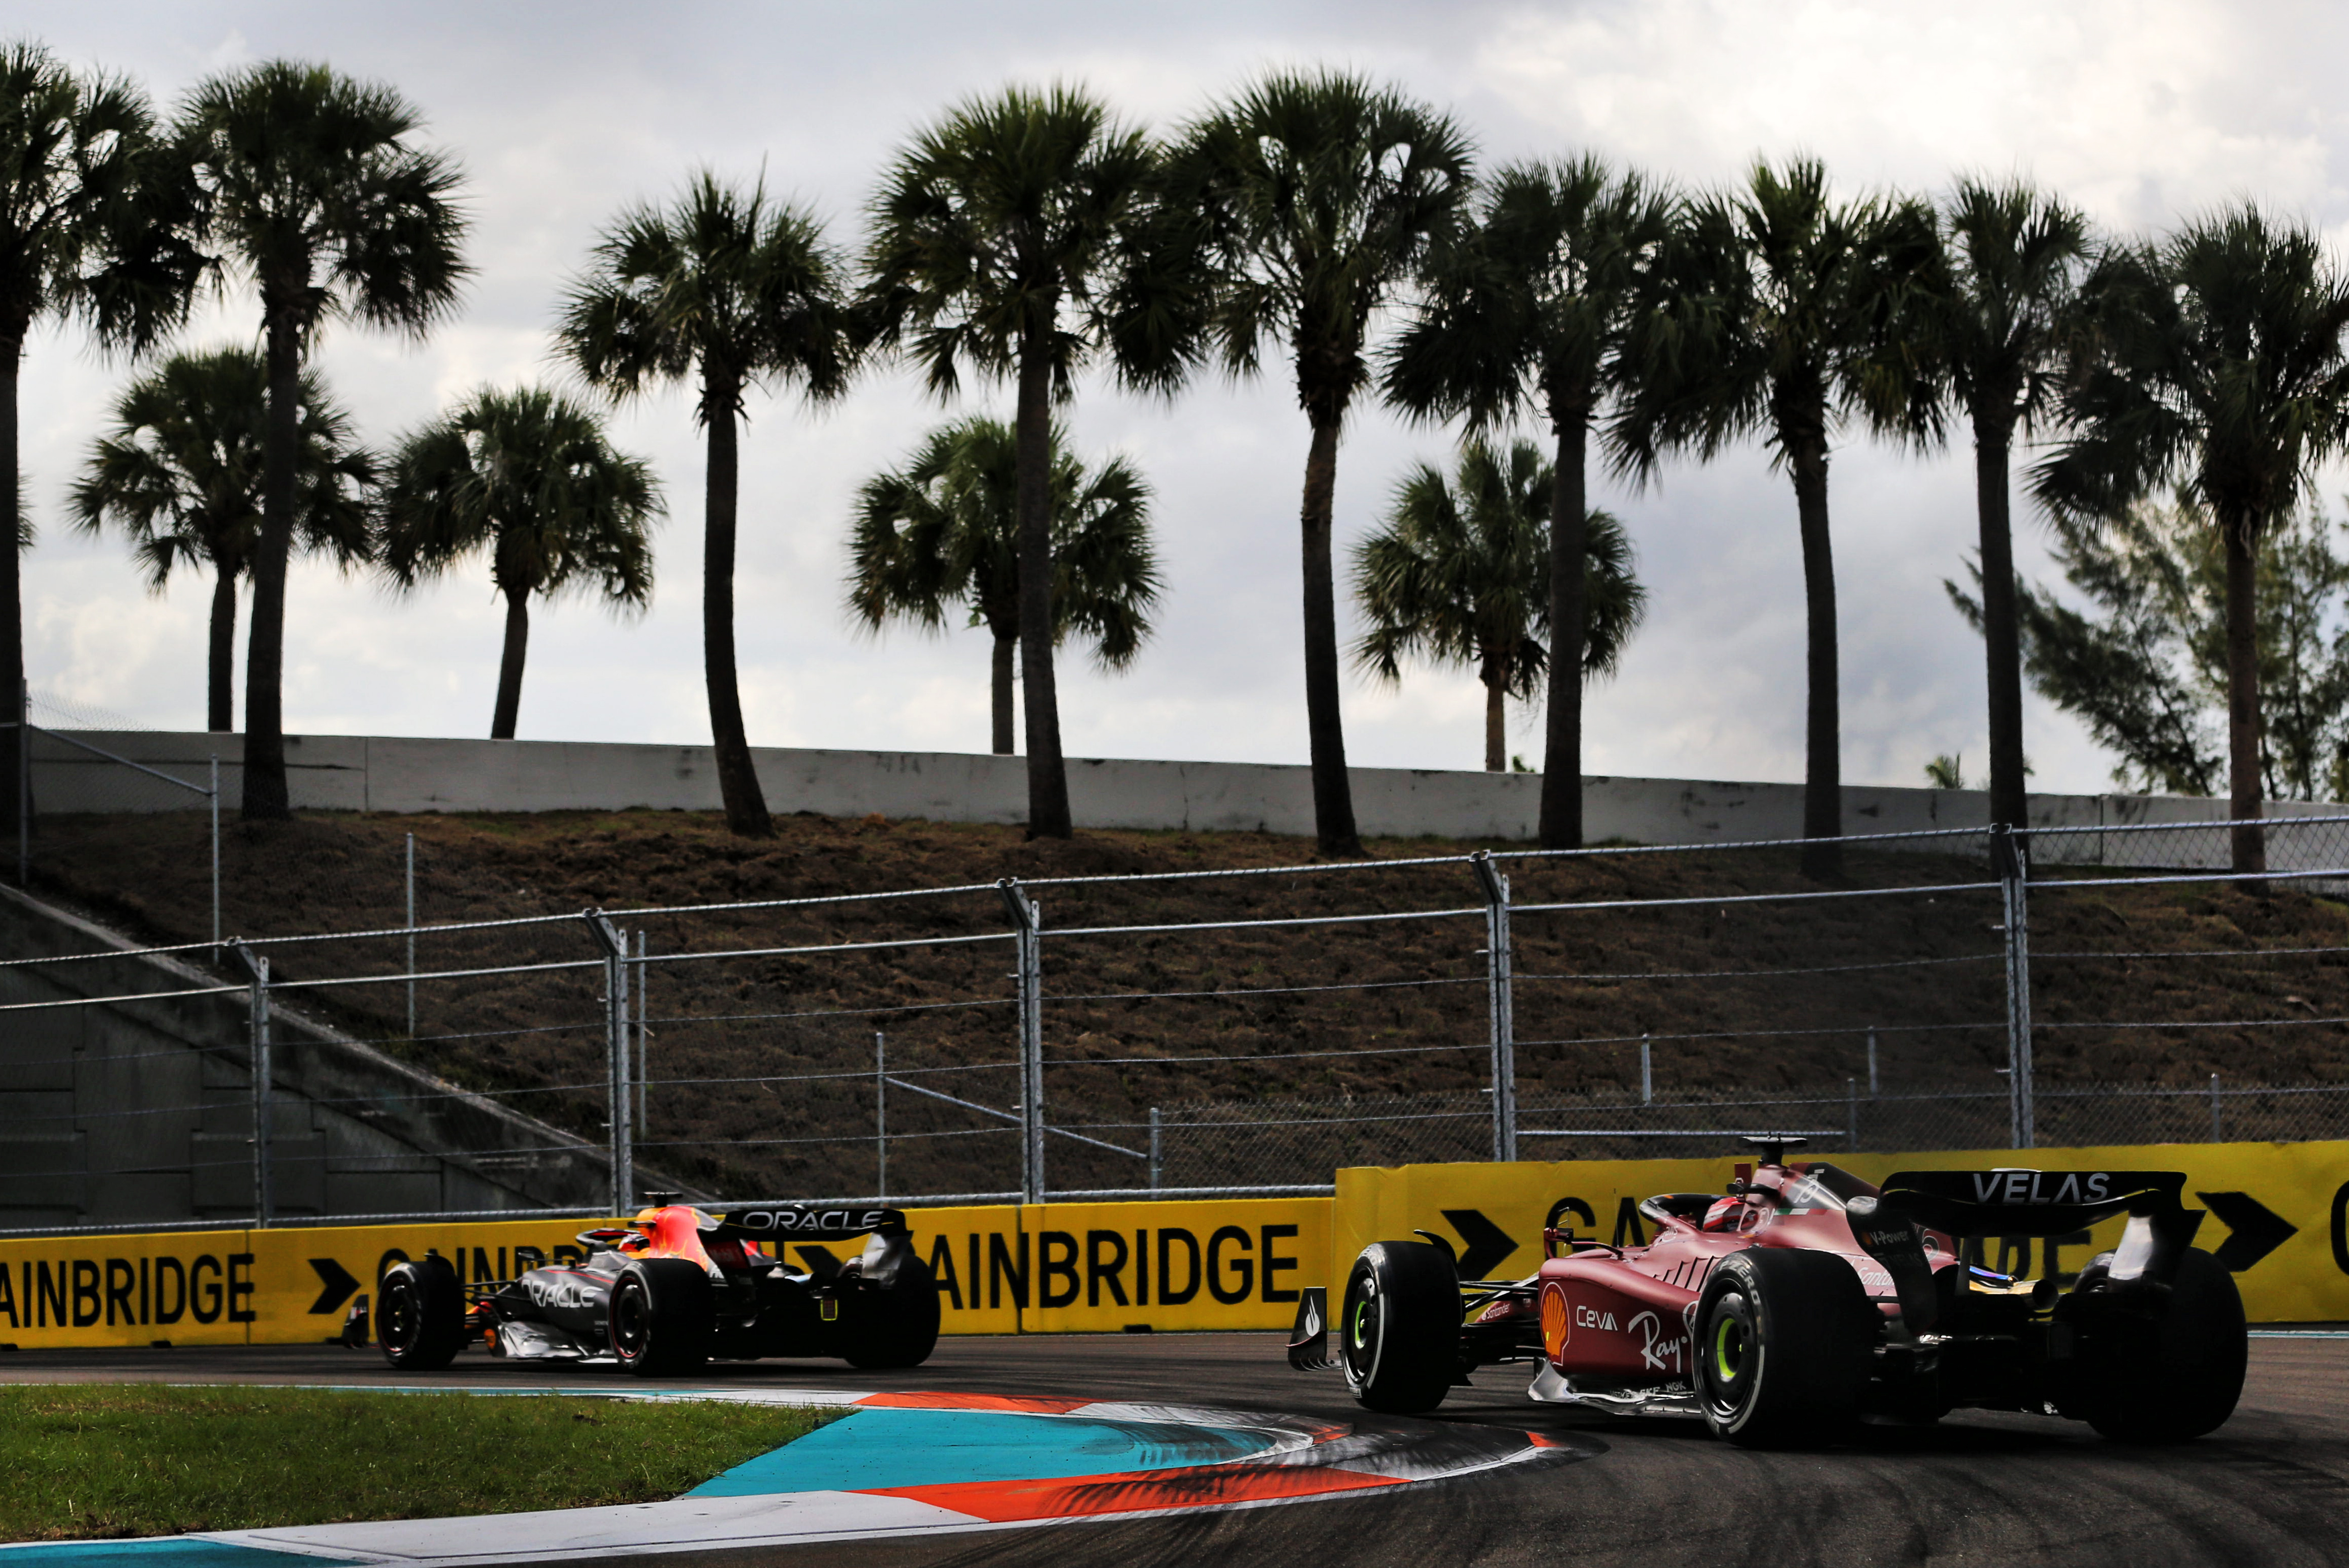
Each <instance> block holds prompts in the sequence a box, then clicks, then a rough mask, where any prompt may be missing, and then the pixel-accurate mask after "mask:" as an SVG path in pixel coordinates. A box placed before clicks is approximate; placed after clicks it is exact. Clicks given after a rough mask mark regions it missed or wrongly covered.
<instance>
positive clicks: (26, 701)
mask: <svg viewBox="0 0 2349 1568" xmlns="http://www.w3.org/2000/svg"><path fill="white" fill-rule="evenodd" d="M32 885H33V684H32V682H31V681H29V680H20V681H18V682H17V683H16V886H17V887H19V888H30V887H31V886H32Z"/></svg>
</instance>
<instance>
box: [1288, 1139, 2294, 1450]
mask: <svg viewBox="0 0 2349 1568" xmlns="http://www.w3.org/2000/svg"><path fill="white" fill-rule="evenodd" d="M1743 1141H1744V1143H1745V1144H1746V1145H1747V1147H1753V1148H1755V1149H1757V1150H1759V1151H1760V1158H1758V1160H1757V1161H1756V1162H1755V1164H1754V1167H1753V1168H1751V1170H1750V1172H1748V1171H1746V1170H1745V1168H1743V1167H1741V1168H1740V1169H1741V1174H1740V1175H1739V1177H1738V1178H1737V1179H1734V1180H1733V1181H1731V1182H1730V1184H1729V1188H1728V1191H1727V1193H1726V1194H1725V1195H1718V1196H1717V1195H1715V1194H1713V1193H1709V1192H1671V1193H1665V1194H1663V1195H1662V1196H1661V1197H1655V1198H1651V1199H1647V1200H1646V1201H1645V1202H1643V1203H1641V1204H1640V1213H1641V1214H1642V1215H1644V1216H1645V1217H1646V1218H1647V1219H1648V1220H1650V1221H1651V1223H1653V1224H1655V1225H1657V1226H1659V1227H1660V1228H1661V1233H1660V1234H1658V1236H1657V1237H1656V1239H1655V1240H1654V1241H1651V1242H1649V1243H1647V1244H1646V1245H1644V1246H1635V1247H1613V1246H1608V1245H1604V1244H1602V1243H1599V1242H1597V1241H1585V1240H1578V1239H1577V1238H1576V1237H1575V1235H1574V1233H1573V1232H1572V1231H1570V1230H1566V1229H1560V1228H1559V1226H1558V1219H1559V1217H1560V1215H1561V1214H1562V1213H1563V1211H1564V1210H1565V1209H1566V1207H1567V1206H1566V1205H1565V1204H1563V1203H1561V1204H1559V1205H1557V1207H1555V1208H1553V1209H1552V1210H1551V1211H1550V1216H1549V1220H1548V1222H1547V1226H1546V1228H1545V1229H1544V1231H1543V1232H1542V1235H1543V1251H1544V1254H1545V1256H1546V1258H1547V1261H1546V1262H1544V1263H1543V1264H1542V1266H1541V1269H1540V1271H1539V1272H1537V1273H1536V1274H1535V1275H1534V1276H1533V1277H1532V1278H1530V1279H1525V1280H1516V1281H1496V1280H1468V1281H1463V1280H1461V1279H1459V1278H1458V1277H1457V1273H1456V1271H1455V1268H1454V1255H1453V1252H1452V1249H1451V1247H1450V1246H1449V1244H1448V1243H1446V1242H1445V1241H1444V1240H1443V1239H1442V1238H1440V1237H1437V1236H1434V1235H1432V1234H1430V1233H1429V1232H1427V1231H1420V1232H1418V1234H1420V1235H1421V1236H1423V1237H1425V1238H1426V1240H1425V1241H1379V1242H1375V1243H1373V1244H1371V1246H1369V1247H1366V1248H1364V1249H1363V1250H1362V1253H1361V1257H1359V1258H1358V1259H1356V1261H1355V1262H1354V1266H1353V1269H1352V1271H1351V1272H1350V1273H1349V1274H1348V1276H1347V1279H1346V1287H1345V1293H1344V1295H1343V1297H1342V1298H1341V1300H1340V1305H1339V1310H1338V1313H1337V1315H1336V1317H1335V1320H1334V1323H1335V1326H1336V1328H1337V1331H1338V1337H1339V1347H1338V1364H1339V1365H1340V1366H1341V1367H1342V1368H1343V1369H1344V1371H1345V1375H1346V1381H1347V1384H1348V1385H1349V1386H1350V1387H1351V1389H1352V1390H1353V1393H1354V1397H1355V1398H1357V1399H1358V1400H1360V1401H1361V1403H1362V1404H1363V1405H1366V1406H1368V1407H1370V1408H1371V1409H1374V1410H1382V1411H1391V1412H1396V1413H1411V1412H1416V1411H1423V1410H1429V1409H1433V1408H1434V1407H1435V1406H1436V1405H1438V1404H1440V1403H1441V1402H1442V1401H1443V1399H1444V1394H1445V1391H1446V1390H1447V1389H1449V1388H1451V1387H1453V1386H1455V1385H1458V1384H1464V1383H1466V1382H1467V1381H1468V1376H1469V1374H1470V1373H1471V1372H1473V1371H1475V1369H1476V1368H1478V1367H1480V1366H1492V1365H1495V1364H1498V1363H1505V1362H1522V1363H1529V1364H1534V1365H1535V1366H1537V1370H1536V1372H1535V1375H1534V1379H1533V1385H1532V1386H1531V1388H1530V1389H1529V1390H1528V1392H1529V1393H1530V1394H1531V1396H1532V1397H1534V1398H1536V1399H1538V1400H1545V1401H1551V1402H1557V1403H1562V1404H1573V1405H1580V1406H1584V1407H1591V1408H1595V1409H1599V1410H1604V1411H1613V1412H1619V1413H1623V1414H1644V1415H1665V1416H1701V1417H1703V1419H1704V1421H1705V1422H1706V1424H1707V1425H1709V1426H1710V1427H1711V1428H1713V1431H1714V1432H1716V1433H1718V1434H1719V1435H1720V1436H1722V1437H1723V1438H1728V1439H1729V1440H1731V1441H1732V1442H1736V1443H1744V1444H1750V1445H1755V1446H1770V1445H1784V1444H1789V1443H1799V1442H1806V1441H1816V1440H1825V1439H1832V1438H1834V1437H1836V1436H1837V1435H1839V1434H1840V1433H1841V1432H1843V1431H1845V1430H1847V1428H1849V1427H1850V1426H1851V1424H1852V1423H1853V1422H1854V1420H1855V1419H1856V1418H1857V1417H1863V1416H1869V1417H1890V1418H1894V1419H1898V1420H1904V1421H1912V1422H1924V1421H1933V1420H1938V1419H1939V1418H1940V1417H1941V1416H1943V1415H1945V1414H1947V1413H1948V1412H1949V1411H1950V1410H1951V1409H1952V1408H1954V1407H1960V1406H1969V1407H1977V1408H1982V1409H1997V1410H2026V1411H2031V1412H2033V1413H2044V1414H2046V1415H2051V1416H2067V1417H2073V1418H2075V1419H2078V1420H2085V1421H2087V1422H2088V1423H2090V1424H2091V1425H2092V1426H2094V1427H2095V1428H2096V1430H2097V1431H2099V1432H2101V1433H2103V1434H2104V1435H2106V1437H2109V1438H2119V1439H2122V1440H2125V1441H2133V1442H2175V1441H2178V1440H2182V1439H2184V1438H2194V1437H2199V1436H2200V1435H2201V1434H2203V1433H2205V1432H2208V1431H2210V1430H2211V1429H2212V1428H2216V1427H2217V1426H2218V1425H2219V1424H2220V1422H2222V1421H2224V1420H2226V1418H2227V1417H2228V1416H2229V1415H2230V1414H2231V1413H2232V1412H2233V1410H2234V1407H2235V1401H2236V1399H2237V1398H2238V1397H2239V1396H2240V1394H2241V1392H2242V1386H2243V1366H2244V1360H2245V1354H2246V1350H2247V1348H2248V1340H2247V1335H2246V1332H2245V1327H2244V1320H2243V1303H2242V1298H2241V1297H2240V1295H2239V1294H2238V1293H2237V1292H2236V1289H2235V1282H2234V1279H2233V1276H2231V1275H2230V1274H2229V1273H2228V1272H2227V1271H2226V1270H2225V1269H2224V1268H2222V1267H2220V1264H2219V1263H2218V1262H2217V1261H2216V1260H2215V1259H2213V1258H2212V1257H2211V1256H2210V1254H2209V1253H2208V1252H2204V1251H2198V1250H2196V1249H2195V1248H2194V1246H2193V1244H2192V1243H2193V1241H2194V1235H2195V1231H2196V1230H2197V1228H2198V1227H2199V1225H2200V1223H2201V1220H2202V1214H2201V1211H2200V1210H2187V1209H2185V1208H2184V1207H2183V1206H2182V1205H2181V1203H2180V1201H2179V1190H2180V1189H2181V1188H2182V1187H2183V1186H2184V1184H2185V1178H2184V1176H2183V1175H2182V1174H2180V1173H2178V1172H2175V1171H2122V1170H2099V1171H2035V1170H1982V1171H1974V1170H1959V1171H1904V1172H1902V1173H1901V1174H1899V1175H1897V1176H1894V1177H1892V1178H1891V1179H1889V1180H1887V1181H1886V1182H1885V1184H1884V1185H1883V1187H1881V1188H1877V1187H1874V1186H1871V1185H1869V1184H1868V1182H1865V1181H1862V1180H1860V1179H1858V1178H1857V1177H1855V1176H1853V1175H1851V1174H1850V1173H1848V1172H1847V1171H1842V1170H1838V1169H1837V1168H1835V1167H1834V1166H1832V1165H1828V1164H1826V1163H1824V1162H1816V1161H1815V1162H1811V1163H1808V1164H1801V1165H1788V1164H1786V1163H1785V1150H1786V1149H1787V1148H1789V1147H1794V1146H1796V1145H1799V1144H1800V1143H1801V1142H1802V1141H1803V1140H1802V1139H1800V1138H1796V1137H1769V1136H1757V1137H1753V1138H1748V1139H1745V1140H1743ZM2124 1213H2125V1214H2127V1216H2128V1217H2129V1218H2128V1224H2127V1229H2126V1231H2124V1233H2123V1235H2122V1238H2121V1242H2120V1245H2119V1246H2118V1247H2117V1248H2116V1250H2114V1251H2110V1252H2106V1253H2101V1254H2099V1255H2098V1256H2096V1257H2095V1258H2094V1259H2093V1260H2091V1261H2090V1262H2089V1263H2088V1265H2087V1266H2086V1267H2085V1269H2083V1270H2082V1271H2081V1272H2080V1274H2079V1277H2078V1279H2077V1280H2076V1281H2075V1282H2074V1283H2073V1285H2072V1287H2071V1289H2069V1290H2068V1291H2066V1290H2060V1289H2059V1288H2058V1285H2057V1282H2055V1281H2054V1280H2053V1279H2043V1280H2039V1281H2037V1282H2032V1281H2028V1280H2019V1279H2013V1278H2011V1277H2009V1276H2007V1275H2004V1274H2001V1273H1996V1272H1992V1271H1991V1270H1989V1269H1985V1268H1983V1267H1982V1266H1981V1263H1980V1259H1981V1256H1982V1252H1981V1239H1982V1238H1984V1237H1991V1236H1999V1237H2010V1238H2013V1237H2063V1236H2069V1235H2071V1234H2072V1233H2074V1232H2075V1231H2082V1230H2085V1228H2086V1227H2087V1226H2089V1225H2092V1224H2095V1223H2096V1222H2097V1221H2098V1220H2107V1219H2111V1218H2113V1217H2114V1216H2116V1215H2119V1214H2124ZM1330 1326H1331V1319H1330V1315H1329V1314H1328V1312H1327V1303H1326V1293H1324V1292H1323V1291H1321V1290H1319V1289H1314V1290H1310V1291H1309V1292H1307V1293H1306V1299H1305V1300H1304V1302H1303V1303H1302V1304H1301V1305H1300V1307H1299V1313H1298V1323H1297V1329H1296V1332H1294V1333H1293V1334H1291V1335H1290V1345H1289V1363H1290V1365H1292V1366H1297V1367H1299V1368H1300V1369H1314V1368H1319V1367H1326V1366H1328V1365H1329V1364H1330V1358H1329V1351H1328V1345H1329V1331H1330Z"/></svg>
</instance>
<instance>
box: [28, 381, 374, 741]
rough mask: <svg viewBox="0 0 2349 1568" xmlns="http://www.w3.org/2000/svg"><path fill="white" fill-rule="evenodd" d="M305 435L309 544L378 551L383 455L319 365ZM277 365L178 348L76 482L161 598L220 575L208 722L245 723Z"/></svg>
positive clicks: (141, 384) (349, 560)
mask: <svg viewBox="0 0 2349 1568" xmlns="http://www.w3.org/2000/svg"><path fill="white" fill-rule="evenodd" d="M299 401H300V404H301V427H300V432H301V438H302V445H301V451H300V456H299V470H298V474H297V477H296V480H295V489H296V495H297V501H298V509H297V513H296V516H295V543H296V544H297V545H300V546H301V547H302V548H303V549H304V550H306V551H315V552H324V553H327V554H331V555H332V556H334V557H335V558H336V561H337V563H338V564H340V565H342V566H356V565H357V564H358V563H359V562H361V561H363V560H365V559H367V555H368V552H369V547H370V541H369V539H368V536H367V492H368V490H369V488H370V487H371V486H372V485H373V484H374V483H375V478H376V469H375V459H374V458H373V456H371V455H370V454H369V453H368V452H366V451H365V450H363V449H362V448H360V447H359V446H358V445H357V441H356V440H355V439H354V431H353V428H352V424H351V417H350V415H349V413H348V412H347V411H346V410H344V409H343V407H342V406H341V405H340V404H338V403H336V401H335V400H334V399H333V398H332V397H331V396H329V395H328V393H327V391H326V382H325V381H324V380H323V379H321V378H320V377H319V375H318V373H317V372H316V370H305V371H303V372H302V379H301V382H300V385H299ZM268 427H269V371H268V369H267V367H266V366H264V364H263V363H262V359H261V356H260V355H258V354H256V353H254V351H253V350H252V349H250V348H215V349H212V350H210V351H208V352H204V353H188V354H175V355H173V356H172V357H171V358H169V359H167V360H165V361H164V362H163V363H162V364H161V365H160V366H158V367H157V368H156V369H154V370H153V371H151V372H150V373H149V374H147V375H145V376H142V377H140V379H138V380H136V381H133V382H132V383H131V384H130V385H129V387H128V388H127V389H124V391H123V394H122V396H121V398H120V399H119V400H117V401H116V403H115V405H114V428H113V429H112V430H111V431H109V432H108V433H107V434H106V435H104V436H101V437H99V438H98V441H97V442H96V443H95V444H94V445H93V446H92V447H91V449H90V455H89V460H88V462H86V463H85V464H83V467H82V476H81V479H80V480H79V482H78V483H76V484H75V485H74V488H73V497H72V503H71V505H72V513H73V518H74V523H75V525H76V526H77V527H78V528H80V529H81V530H82V531H83V532H85V533H89V534H95V533H98V531H100V530H101V529H102V528H104V527H105V526H106V525H108V524H112V525H113V526H114V527H115V528H116V529H118V530H119V532H120V533H121V534H122V535H124V536H125V537H126V538H127V539H128V540H129V542H130V545H131V553H132V554H133V555H134V556H136V557H137V558H138V560H139V562H140V564H141V565H142V566H145V567H146V568H147V586H148V587H149V588H150V589H151V590H152V591H154V592H156V593H161V592H162V591H163V589H164V587H166V585H168V583H169V582H170V580H171V568H172V567H173V566H180V565H182V564H184V565H186V566H189V567H191V568H200V567H209V568H211V570H212V637H211V640H210V644H209V649H210V652H209V658H208V659H207V661H206V668H207V672H208V678H207V680H206V683H205V697H206V702H205V711H206V715H207V716H206V720H205V722H206V724H207V726H208V727H209V728H211V729H212V730H216V731H226V730H231V729H233V728H234V727H235V722H234V721H235V712H234V701H233V699H234V692H235V688H234V682H233V670H234V665H235V659H236V582H237V578H238V577H239V576H246V575H249V574H250V573H251V571H252V568H253V556H254V547H255V545H257V544H258V542H259V540H260V538H261V510H262V472H263V469H264V465H265V462H266V459H265V455H264V447H265V446H266V445H267V440H266V436H267V431H268Z"/></svg>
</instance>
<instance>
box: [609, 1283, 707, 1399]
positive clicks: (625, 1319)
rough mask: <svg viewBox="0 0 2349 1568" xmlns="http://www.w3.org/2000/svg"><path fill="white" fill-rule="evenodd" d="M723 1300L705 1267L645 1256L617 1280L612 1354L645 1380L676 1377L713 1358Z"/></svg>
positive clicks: (611, 1306)
mask: <svg viewBox="0 0 2349 1568" xmlns="http://www.w3.org/2000/svg"><path fill="white" fill-rule="evenodd" d="M717 1317H718V1311H717V1300H716V1297H715V1295H714V1294H713V1293H712V1292H711V1290H710V1288H709V1274H707V1273H705V1272H703V1271H702V1269H701V1267H700V1265H698V1264H696V1263H689V1262H686V1261H684V1260H683V1259H681V1258H640V1259H637V1260H636V1261H635V1262H630V1263H629V1264H628V1265H627V1266H626V1268H624V1269H622V1270H621V1271H620V1277H619V1278H618V1279H616V1280H615V1281H613V1282H612V1294H611V1297H610V1299H609V1301H608V1302H607V1303H606V1305H605V1326H606V1332H607V1333H608V1334H609V1335H610V1337H611V1342H612V1354H613V1355H616V1356H617V1357H619V1360H620V1365H621V1366H623V1367H625V1368H626V1369H627V1370H628V1371H630V1372H633V1373H635V1374H636V1375H637V1376H640V1377H673V1376H678V1375H680V1374H685V1373H690V1372H694V1371H697V1370H698V1369H699V1368H700V1367H701V1366H702V1365H703V1364H704V1363H705V1362H707V1361H708V1360H709V1352H710V1342H711V1340H712V1339H713V1338H714V1337H715V1335H716V1333H717Z"/></svg>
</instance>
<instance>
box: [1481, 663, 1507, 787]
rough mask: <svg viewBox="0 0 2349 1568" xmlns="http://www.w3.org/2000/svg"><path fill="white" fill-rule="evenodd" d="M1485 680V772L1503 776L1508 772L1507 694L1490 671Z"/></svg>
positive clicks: (1499, 681) (1498, 679) (1497, 678)
mask: <svg viewBox="0 0 2349 1568" xmlns="http://www.w3.org/2000/svg"><path fill="white" fill-rule="evenodd" d="M1484 680H1485V772H1486V773H1488V774H1505V773H1506V772H1508V771H1509V757H1508V749H1509V710H1508V692H1507V691H1506V690H1504V689H1503V687H1502V685H1501V677H1500V675H1499V674H1498V673H1497V672H1495V670H1491V669H1489V668H1488V669H1486V670H1485V673H1484Z"/></svg>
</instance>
